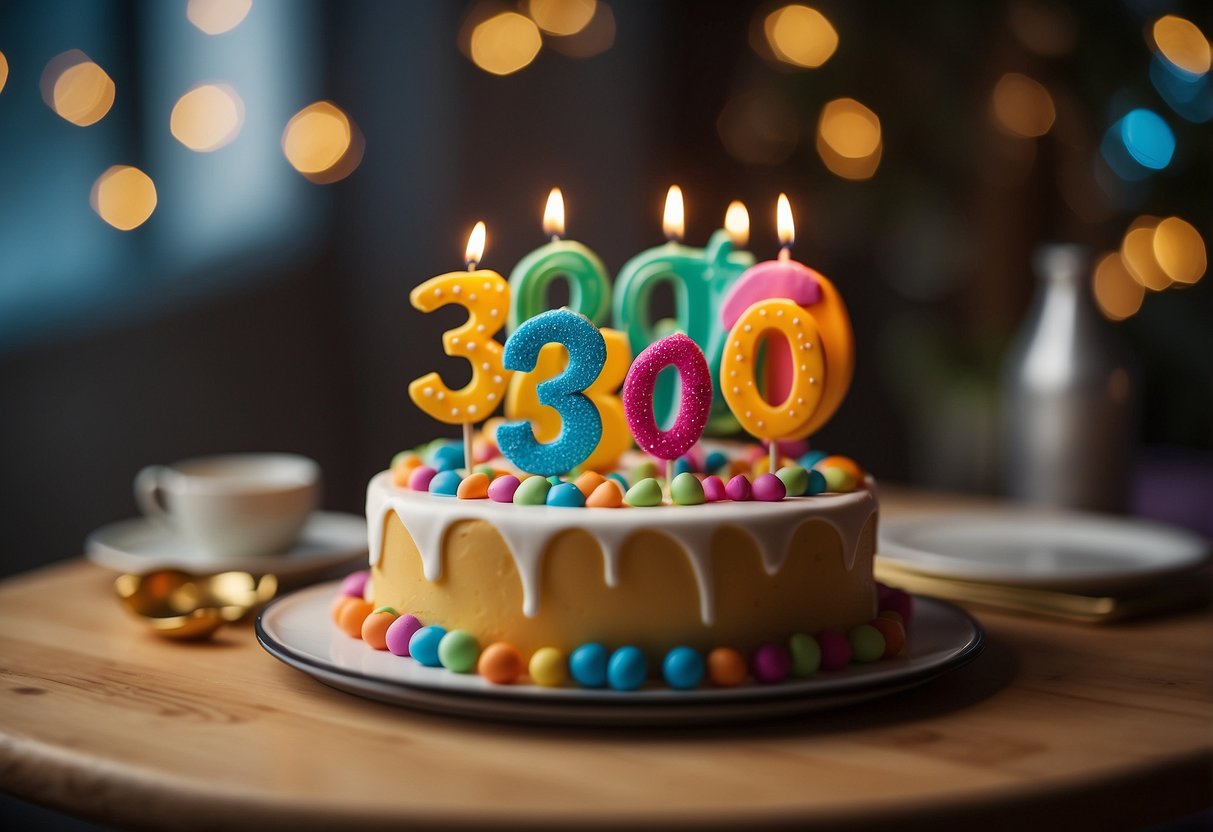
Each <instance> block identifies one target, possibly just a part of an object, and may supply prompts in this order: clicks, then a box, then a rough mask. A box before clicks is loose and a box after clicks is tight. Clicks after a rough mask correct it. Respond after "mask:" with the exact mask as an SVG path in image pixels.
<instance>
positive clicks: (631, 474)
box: [628, 462, 657, 482]
mask: <svg viewBox="0 0 1213 832" xmlns="http://www.w3.org/2000/svg"><path fill="white" fill-rule="evenodd" d="M655 476H657V464H656V463H654V462H642V463H640V464H639V465H637V466H636V467H635V468H633V469H632V470H631V471H628V479H630V480H631V481H632V482H640V481H641V480H646V479H650V478H652V477H655Z"/></svg>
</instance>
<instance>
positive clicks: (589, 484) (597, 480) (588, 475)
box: [573, 471, 606, 497]
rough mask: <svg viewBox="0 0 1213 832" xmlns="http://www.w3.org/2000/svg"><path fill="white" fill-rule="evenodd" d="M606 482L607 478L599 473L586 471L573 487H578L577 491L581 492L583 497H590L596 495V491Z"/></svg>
mask: <svg viewBox="0 0 1213 832" xmlns="http://www.w3.org/2000/svg"><path fill="white" fill-rule="evenodd" d="M604 482H606V477H604V476H603V475H602V474H599V473H598V472H597V471H586V472H585V473H583V474H582V475H581V476H579V477H578V478H577V479H576V480H574V481H573V485H575V486H577V490H578V491H580V492H581V496H582V497H589V496H590V495H591V494H593V493H594V489H595V488H597V487H598V486H600V485H602V484H603V483H604Z"/></svg>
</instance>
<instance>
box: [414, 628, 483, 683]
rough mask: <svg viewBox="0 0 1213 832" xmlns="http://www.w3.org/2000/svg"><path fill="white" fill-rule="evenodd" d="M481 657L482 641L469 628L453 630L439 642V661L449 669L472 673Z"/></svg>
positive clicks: (456, 671)
mask: <svg viewBox="0 0 1213 832" xmlns="http://www.w3.org/2000/svg"><path fill="white" fill-rule="evenodd" d="M414 655H416V654H414ZM479 658H480V642H478V641H476V637H475V636H473V635H472V634H471V633H469V632H468V631H467V630H451V631H450V632H448V633H446V634H444V635H443V636H442V638H441V639H440V640H439V642H438V661H439V662H440V663H441V664H442V666H443V667H445V668H446V669H447V670H450V671H453V672H455V673H470V672H472V670H474V669H475V668H476V660H477V659H479ZM422 664H424V662H422Z"/></svg>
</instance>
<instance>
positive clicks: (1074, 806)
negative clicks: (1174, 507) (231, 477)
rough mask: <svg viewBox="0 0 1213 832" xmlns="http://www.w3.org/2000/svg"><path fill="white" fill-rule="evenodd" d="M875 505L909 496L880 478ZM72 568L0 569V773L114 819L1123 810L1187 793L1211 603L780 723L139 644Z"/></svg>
mask: <svg viewBox="0 0 1213 832" xmlns="http://www.w3.org/2000/svg"><path fill="white" fill-rule="evenodd" d="M884 500H885V506H886V509H885V513H886V514H896V513H899V511H905V510H911V509H914V508H918V507H922V506H924V505H932V504H933V503H931V502H929V501H928V502H923V501H922V500H917V499H910V498H909V497H908V496H907V495H902V496H901V497H900V498H899V497H897V496H896V495H885V497H884ZM111 580H112V578H111V576H110V575H109V574H108V573H106V572H105V571H103V570H102V569H100V568H98V567H95V566H92V565H89V564H87V563H84V562H71V563H67V564H62V565H57V566H52V567H49V568H46V569H42V570H39V571H36V572H32V573H28V574H25V575H22V576H19V577H17V578H13V579H10V580H8V581H5V582H4V583H3V584H0V663H2V671H0V788H3V789H4V790H7V791H9V792H12V793H13V794H15V795H17V796H19V797H23V798H25V799H28V800H33V801H36V802H40V803H44V804H46V805H49V806H52V807H55V808H60V809H63V810H65V811H68V812H71V813H74V814H79V815H83V816H87V817H93V818H99V819H103V820H106V821H109V822H111V823H117V824H120V825H123V826H132V827H144V828H167V827H179V828H199V827H209V828H215V827H230V826H233V825H236V826H254V825H257V826H266V825H269V826H272V827H273V828H333V827H339V828H344V829H355V830H360V829H363V828H365V827H378V826H389V825H390V826H393V827H395V828H397V829H416V828H418V825H420V826H423V827H424V828H445V827H454V826H461V827H462V826H467V825H473V824H483V825H485V826H490V825H491V826H493V827H494V828H498V829H499V828H507V827H518V828H529V829H534V828H539V827H564V826H570V825H575V826H578V827H582V828H594V827H603V828H620V827H623V826H625V825H638V826H690V827H693V828H700V829H704V828H715V827H724V826H745V827H762V826H768V827H779V826H787V827H792V826H795V827H804V826H807V825H810V824H812V825H818V826H829V827H838V828H873V829H890V828H897V829H899V830H904V829H913V828H939V827H941V826H948V827H961V828H973V827H977V826H978V825H982V826H985V827H992V828H1024V827H1026V826H1028V825H1029V824H1037V825H1040V824H1044V825H1045V826H1046V827H1047V828H1054V827H1057V826H1065V827H1067V828H1098V829H1109V828H1121V827H1127V828H1132V827H1137V826H1140V825H1142V824H1146V823H1153V822H1158V821H1163V820H1167V819H1170V818H1176V817H1181V816H1184V815H1187V814H1190V813H1194V812H1198V811H1200V810H1201V809H1203V808H1207V807H1208V806H1210V805H1211V804H1213V785H1211V784H1213V735H1211V732H1213V661H1210V659H1211V657H1213V650H1211V649H1210V643H1211V642H1213V626H1211V625H1213V615H1210V614H1209V613H1208V612H1193V613H1187V614H1182V615H1178V616H1173V617H1169V618H1165V619H1159V620H1154V621H1149V622H1143V623H1135V624H1130V625H1122V626H1116V627H1108V628H1091V627H1084V626H1081V625H1068V624H1056V623H1046V622H1042V621H1035V620H1030V619H1024V618H1016V617H1012V616H1008V615H999V614H989V613H981V614H980V615H979V617H980V619H981V621H982V622H983V624H984V625H985V627H986V629H987V632H988V635H989V645H988V647H987V648H986V650H985V652H984V654H983V655H982V656H981V657H980V658H979V659H978V660H977V661H975V662H974V663H973V664H970V665H969V666H967V667H965V668H963V669H961V670H959V671H956V672H954V673H951V674H948V675H946V676H944V677H942V678H940V679H937V680H935V681H934V682H932V683H930V684H928V685H926V686H924V687H921V688H918V689H916V690H913V691H909V692H906V693H902V694H898V695H896V696H894V697H891V698H888V699H885V700H878V701H875V702H868V703H865V704H860V705H856V706H854V707H850V708H844V709H840V710H835V711H827V712H822V713H818V714H813V715H808V716H804V717H800V718H796V719H785V720H781V721H779V722H774V723H766V724H758V725H749V726H744V727H731V728H710V727H708V728H700V729H695V730H689V729H684V730H677V731H661V730H646V731H643V732H631V731H618V730H612V731H609V732H599V731H592V730H570V729H559V730H557V729H542V728H533V727H519V726H508V725H497V724H492V723H484V722H472V721H461V720H458V719H453V718H446V717H439V716H431V715H426V714H422V713H415V712H412V711H408V710H405V709H399V708H393V707H390V706H386V705H379V704H376V703H374V702H370V701H364V700H362V699H358V698H356V697H353V696H350V695H348V694H344V693H340V692H338V691H335V690H332V689H330V688H327V687H325V686H324V685H322V684H320V683H319V682H317V681H314V680H313V679H312V678H310V677H309V676H306V675H304V674H302V673H300V672H298V671H295V670H292V669H291V668H289V667H286V666H285V665H283V664H281V663H279V662H278V661H276V660H274V659H273V658H271V657H270V656H269V655H267V654H266V653H264V652H263V651H262V650H261V648H260V647H259V646H258V645H257V644H256V642H255V640H254V638H253V633H252V628H251V627H248V626H245V627H241V628H229V629H228V630H225V631H222V633H221V635H220V636H219V637H218V638H217V640H215V641H214V642H212V643H202V644H180V643H172V642H166V641H161V640H158V639H156V638H155V637H153V636H152V635H150V634H148V633H145V632H143V630H142V629H141V625H140V624H139V623H137V622H135V621H133V620H130V619H129V618H128V617H127V616H126V614H125V613H124V612H123V611H122V610H121V609H120V608H119V606H118V604H117V603H116V601H115V600H114V598H113V597H112V595H111V591H110V583H111Z"/></svg>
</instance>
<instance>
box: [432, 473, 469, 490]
mask: <svg viewBox="0 0 1213 832" xmlns="http://www.w3.org/2000/svg"><path fill="white" fill-rule="evenodd" d="M462 482H463V477H461V476H459V472H458V471H455V470H450V471H439V472H438V473H437V474H435V475H434V476H433V478H432V479H431V480H430V493H431V494H433V495H435V496H437V497H454V496H455V495H456V494H458V493H459V485H460V483H462Z"/></svg>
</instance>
